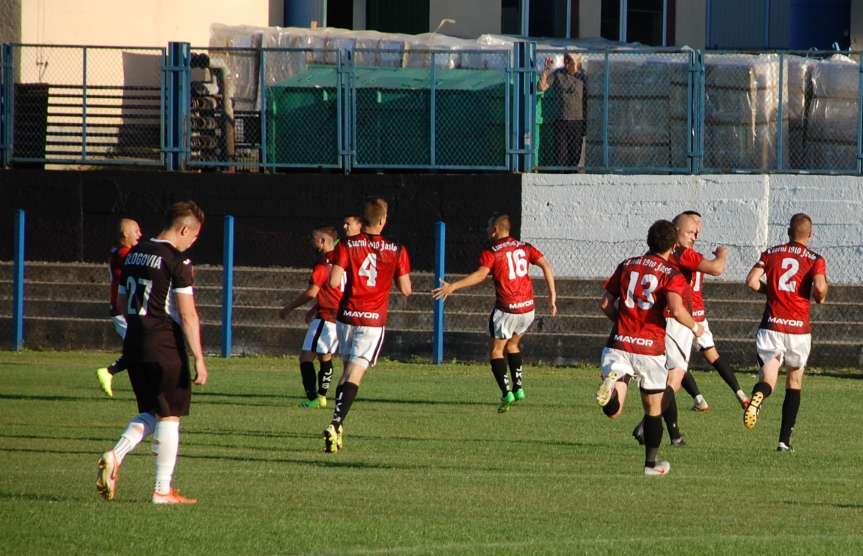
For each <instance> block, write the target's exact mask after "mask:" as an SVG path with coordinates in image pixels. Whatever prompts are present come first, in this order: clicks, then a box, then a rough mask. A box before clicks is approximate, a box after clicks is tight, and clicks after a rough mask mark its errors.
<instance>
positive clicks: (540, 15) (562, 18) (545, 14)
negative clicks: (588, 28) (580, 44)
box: [500, 0, 579, 38]
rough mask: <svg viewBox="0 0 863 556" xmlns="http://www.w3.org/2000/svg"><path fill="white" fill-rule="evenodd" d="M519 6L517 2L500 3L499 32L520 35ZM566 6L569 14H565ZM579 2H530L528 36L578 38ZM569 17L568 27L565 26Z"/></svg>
mask: <svg viewBox="0 0 863 556" xmlns="http://www.w3.org/2000/svg"><path fill="white" fill-rule="evenodd" d="M521 5H522V2H520V1H519V0H502V1H501V23H500V29H501V32H502V33H504V34H507V35H521ZM567 5H568V6H569V12H567ZM578 8H579V0H530V16H529V20H528V36H531V37H552V38H571V37H577V36H578ZM567 15H569V22H568V23H569V25H567V19H566V18H567ZM567 27H568V28H567Z"/></svg>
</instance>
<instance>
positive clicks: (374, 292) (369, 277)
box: [323, 198, 411, 453]
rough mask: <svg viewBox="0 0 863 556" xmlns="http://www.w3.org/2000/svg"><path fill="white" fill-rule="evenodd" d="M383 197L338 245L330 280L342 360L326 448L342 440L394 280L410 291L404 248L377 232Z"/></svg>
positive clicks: (375, 349)
mask: <svg viewBox="0 0 863 556" xmlns="http://www.w3.org/2000/svg"><path fill="white" fill-rule="evenodd" d="M387 209H388V207H387V202H386V201H385V200H384V199H380V198H376V199H371V200H369V201H366V203H365V205H364V207H363V230H362V232H360V233H359V234H357V235H355V236H351V237H348V238H347V239H346V240H345V241H342V242H339V244H338V245H337V246H336V251H335V256H334V258H333V269H332V271H331V272H330V286H331V287H333V288H339V287H341V284H342V281H343V280H345V289H344V294H343V295H342V301H341V305H340V307H339V312H338V317H337V322H336V330H337V333H338V337H339V354H340V355H341V358H342V362H343V364H344V370H343V371H342V376H341V379H340V380H339V385H338V387H337V388H336V407H335V411H333V419H332V421H331V422H330V424H329V425H327V428H325V429H324V434H323V436H324V451H325V452H328V453H335V452H338V451H339V450H340V449H341V448H342V446H343V445H344V426H343V424H344V420H345V418H346V417H347V415H348V411H350V408H351V405H352V404H353V402H354V399H355V398H356V396H357V391H358V390H359V387H360V383H361V382H362V380H363V376H365V373H366V371H367V370H368V369H369V367H373V366H374V365H375V363H377V360H378V355H379V354H380V351H381V345H382V344H383V341H384V328H385V326H386V323H387V308H388V305H389V299H390V290H391V289H392V285H393V281H395V283H396V287H397V288H398V290H399V292H401V294H402V295H403V296H405V297H408V296H410V294H411V278H410V259H409V258H408V252H407V249H405V248H404V246H402V245H399V244H398V243H395V242H393V241H390V240H388V239H387V238H385V237H383V236H382V235H381V232H382V231H383V229H384V226H386V224H387Z"/></svg>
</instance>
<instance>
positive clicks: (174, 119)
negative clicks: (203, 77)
mask: <svg viewBox="0 0 863 556" xmlns="http://www.w3.org/2000/svg"><path fill="white" fill-rule="evenodd" d="M190 63H191V47H190V46H189V43H187V42H171V43H168V65H167V66H166V67H165V71H166V73H167V75H168V78H167V80H166V81H167V89H168V90H167V95H166V96H167V103H168V116H167V126H166V127H167V133H166V135H167V137H166V138H165V151H166V153H165V154H166V156H165V159H166V160H167V163H166V167H167V169H168V170H178V169H180V168H181V167H182V165H183V163H184V161H185V158H186V157H185V151H186V115H187V114H188V112H189V106H190V104H191V102H192V92H191V71H192V68H191V65H190Z"/></svg>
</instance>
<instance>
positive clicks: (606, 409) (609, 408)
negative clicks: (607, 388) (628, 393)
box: [602, 388, 620, 417]
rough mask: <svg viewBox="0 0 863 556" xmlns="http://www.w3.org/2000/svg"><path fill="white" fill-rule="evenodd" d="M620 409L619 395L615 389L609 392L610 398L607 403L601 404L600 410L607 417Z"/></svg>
mask: <svg viewBox="0 0 863 556" xmlns="http://www.w3.org/2000/svg"><path fill="white" fill-rule="evenodd" d="M619 410H620V397H618V395H617V389H616V388H615V389H614V391H613V392H612V393H611V398H610V399H609V400H608V403H607V404H605V405H604V406H602V412H603V413H605V414H606V415H607V416H608V417H611V416H612V415H614V414H615V413H617V412H618V411H619Z"/></svg>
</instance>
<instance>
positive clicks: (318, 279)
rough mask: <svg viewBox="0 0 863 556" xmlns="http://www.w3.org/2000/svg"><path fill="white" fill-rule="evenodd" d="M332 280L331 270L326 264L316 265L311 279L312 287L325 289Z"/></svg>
mask: <svg viewBox="0 0 863 556" xmlns="http://www.w3.org/2000/svg"><path fill="white" fill-rule="evenodd" d="M329 279H330V269H329V268H327V265H325V264H316V265H315V267H314V268H313V269H312V276H311V278H309V285H310V286H317V287H319V288H322V287H324V284H326V283H327V282H328V281H329Z"/></svg>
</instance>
